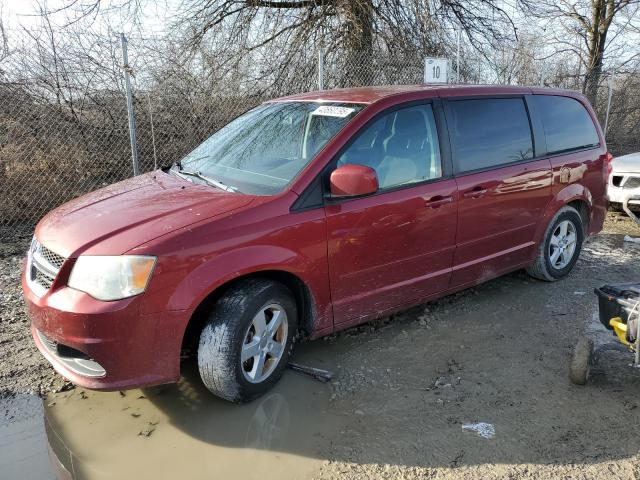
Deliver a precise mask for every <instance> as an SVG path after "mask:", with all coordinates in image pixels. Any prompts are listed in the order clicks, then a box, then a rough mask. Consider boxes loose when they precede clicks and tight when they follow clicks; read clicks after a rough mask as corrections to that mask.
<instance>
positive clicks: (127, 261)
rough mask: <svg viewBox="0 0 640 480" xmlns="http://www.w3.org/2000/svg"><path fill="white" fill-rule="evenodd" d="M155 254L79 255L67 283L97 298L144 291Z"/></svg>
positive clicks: (153, 263)
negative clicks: (152, 255)
mask: <svg viewBox="0 0 640 480" xmlns="http://www.w3.org/2000/svg"><path fill="white" fill-rule="evenodd" d="M155 264H156V257H147V256H140V255H121V256H117V257H116V256H114V257H110V256H95V257H93V256H80V257H78V259H77V260H76V263H75V264H74V265H73V270H71V275H70V276H69V282H68V283H67V285H69V287H71V288H75V289H76V290H80V291H83V292H85V293H88V294H89V295H91V296H92V297H93V298H96V299H98V300H120V299H122V298H127V297H132V296H134V295H138V294H140V293H142V292H144V291H145V289H146V288H147V283H148V282H149V278H150V277H151V272H152V271H153V267H154V265H155Z"/></svg>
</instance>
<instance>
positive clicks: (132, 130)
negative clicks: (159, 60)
mask: <svg viewBox="0 0 640 480" xmlns="http://www.w3.org/2000/svg"><path fill="white" fill-rule="evenodd" d="M120 43H121V44H122V61H123V62H124V65H123V66H122V68H123V70H124V85H125V89H126V92H127V116H128V117H129V139H130V140H131V161H132V163H133V175H134V176H136V175H139V174H140V167H139V165H138V143H137V140H136V117H135V114H134V112H133V95H132V93H131V80H130V79H129V73H130V70H131V69H130V67H129V55H128V54H127V38H126V37H125V36H124V33H121V34H120Z"/></svg>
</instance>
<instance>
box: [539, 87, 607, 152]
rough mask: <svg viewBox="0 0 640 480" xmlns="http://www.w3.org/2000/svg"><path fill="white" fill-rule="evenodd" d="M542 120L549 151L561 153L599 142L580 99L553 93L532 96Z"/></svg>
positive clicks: (592, 145)
mask: <svg viewBox="0 0 640 480" xmlns="http://www.w3.org/2000/svg"><path fill="white" fill-rule="evenodd" d="M532 101H533V102H535V106H536V113H537V114H538V115H539V116H540V118H541V119H542V125H543V127H544V136H545V138H546V140H547V152H548V153H560V152H567V151H570V150H576V149H579V148H587V147H594V146H596V145H598V144H599V143H600V139H599V138H598V132H597V131H596V127H595V126H594V125H593V121H592V120H591V116H590V115H589V113H588V112H587V110H586V109H585V108H584V105H582V104H581V103H580V102H579V101H578V100H576V99H574V98H570V97H559V96H553V95H532Z"/></svg>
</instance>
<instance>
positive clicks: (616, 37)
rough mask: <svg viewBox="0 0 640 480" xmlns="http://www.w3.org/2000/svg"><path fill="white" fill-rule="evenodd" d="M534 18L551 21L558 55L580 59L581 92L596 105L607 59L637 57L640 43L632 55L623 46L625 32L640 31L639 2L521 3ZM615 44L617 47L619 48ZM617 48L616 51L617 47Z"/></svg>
mask: <svg viewBox="0 0 640 480" xmlns="http://www.w3.org/2000/svg"><path fill="white" fill-rule="evenodd" d="M521 3H522V4H523V5H524V6H525V8H526V9H527V11H528V12H529V13H530V14H532V15H534V16H535V17H538V18H541V19H544V20H546V21H550V22H552V24H551V25H550V28H547V29H546V31H547V33H549V34H550V35H552V36H553V39H554V44H555V45H554V50H555V52H556V53H560V52H565V51H572V52H574V53H575V55H576V56H577V57H578V58H579V59H580V63H581V66H582V68H583V69H584V70H583V80H582V92H583V93H584V94H585V95H586V96H587V98H589V100H590V101H591V103H593V104H594V105H597V94H598V87H599V85H600V82H601V77H602V74H603V68H604V65H605V61H606V59H607V53H609V54H610V55H609V56H610V57H612V56H614V55H612V53H613V52H611V50H612V49H614V48H615V49H616V54H615V56H616V57H618V59H620V58H621V57H622V58H623V61H624V62H628V61H633V59H634V58H635V57H637V55H638V51H637V43H636V45H635V46H636V48H635V49H634V50H635V52H633V53H632V54H631V55H629V54H628V48H629V47H630V46H631V47H632V46H633V44H630V45H628V44H626V43H625V44H624V45H621V44H620V41H621V40H622V41H623V43H624V36H625V33H626V32H629V31H631V30H632V29H634V28H638V22H640V16H638V15H637V13H638V7H639V5H640V1H639V0H578V1H570V0H559V1H536V2H533V1H530V0H523V1H522V2H521ZM616 42H618V43H617V45H616ZM616 47H617V48H616Z"/></svg>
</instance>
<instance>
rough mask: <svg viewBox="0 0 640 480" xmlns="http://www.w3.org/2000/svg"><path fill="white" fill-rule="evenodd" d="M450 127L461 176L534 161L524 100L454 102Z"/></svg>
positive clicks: (456, 161)
mask: <svg viewBox="0 0 640 480" xmlns="http://www.w3.org/2000/svg"><path fill="white" fill-rule="evenodd" d="M447 123H448V126H449V134H450V138H451V143H452V147H453V156H454V161H455V164H456V170H457V171H458V172H468V171H473V170H480V169H486V168H492V167H499V166H500V165H505V164H508V163H513V162H517V161H522V160H527V159H531V158H533V139H532V136H531V126H530V124H529V116H528V114H527V109H526V107H525V104H524V100H523V99H522V98H486V99H473V100H452V101H449V107H448V115H447Z"/></svg>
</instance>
